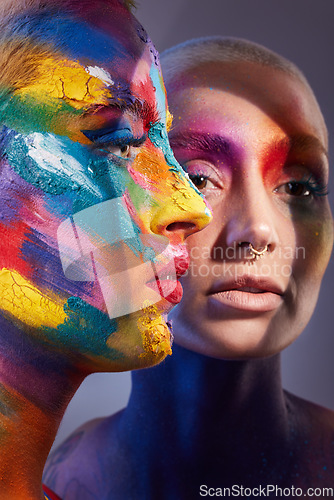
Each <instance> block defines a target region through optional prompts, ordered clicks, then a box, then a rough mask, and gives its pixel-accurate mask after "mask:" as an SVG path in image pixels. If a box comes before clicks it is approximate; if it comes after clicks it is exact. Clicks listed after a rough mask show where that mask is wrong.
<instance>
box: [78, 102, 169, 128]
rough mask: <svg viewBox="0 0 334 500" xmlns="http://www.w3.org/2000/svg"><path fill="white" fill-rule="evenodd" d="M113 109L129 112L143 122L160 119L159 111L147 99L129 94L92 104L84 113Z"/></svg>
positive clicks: (91, 113)
mask: <svg viewBox="0 0 334 500" xmlns="http://www.w3.org/2000/svg"><path fill="white" fill-rule="evenodd" d="M110 109H113V110H115V111H118V112H120V113H125V112H129V113H132V114H133V115H135V117H136V118H137V119H138V120H142V121H143V122H144V124H147V125H149V124H150V123H156V122H158V121H160V116H159V113H158V111H157V109H156V107H155V106H153V105H152V104H151V103H149V102H147V101H142V100H141V99H138V98H136V97H133V96H131V99H130V96H129V98H128V99H119V100H115V99H114V98H112V99H110V100H109V103H108V104H100V105H97V106H96V105H94V104H93V105H92V106H90V107H89V108H88V109H87V110H86V111H85V113H84V114H85V115H86V116H87V115H94V114H96V113H98V112H99V111H101V110H110Z"/></svg>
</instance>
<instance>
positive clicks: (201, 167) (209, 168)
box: [181, 160, 223, 197]
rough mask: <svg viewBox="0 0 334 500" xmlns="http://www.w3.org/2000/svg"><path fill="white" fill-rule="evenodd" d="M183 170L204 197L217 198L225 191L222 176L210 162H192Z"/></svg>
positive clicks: (187, 163)
mask: <svg viewBox="0 0 334 500" xmlns="http://www.w3.org/2000/svg"><path fill="white" fill-rule="evenodd" d="M181 165H182V163H181ZM183 169H184V170H185V171H186V172H187V174H188V176H189V179H190V180H191V181H192V182H193V184H194V185H195V187H196V188H197V189H198V190H199V191H202V192H203V194H204V196H207V197H211V196H216V195H218V194H219V193H220V192H221V190H222V189H223V179H222V176H221V175H220V174H219V173H218V172H217V171H216V169H215V167H214V166H213V165H211V164H210V163H209V162H207V161H204V160H190V161H188V162H186V163H184V164H183Z"/></svg>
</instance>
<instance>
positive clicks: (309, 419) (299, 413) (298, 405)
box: [284, 391, 334, 436]
mask: <svg viewBox="0 0 334 500" xmlns="http://www.w3.org/2000/svg"><path fill="white" fill-rule="evenodd" d="M284 394H285V399H286V408H287V411H288V413H289V415H290V416H291V419H292V420H294V419H296V420H297V421H298V425H302V426H305V428H313V429H318V428H319V431H320V430H321V432H322V433H329V434H330V435H333V436H334V411H333V410H331V409H329V408H325V407H324V406H321V405H319V404H316V403H313V402H312V401H308V400H306V399H303V398H301V397H299V396H296V395H294V394H292V393H290V392H288V391H284Z"/></svg>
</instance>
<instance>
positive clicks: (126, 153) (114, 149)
mask: <svg viewBox="0 0 334 500" xmlns="http://www.w3.org/2000/svg"><path fill="white" fill-rule="evenodd" d="M103 149H104V151H106V152H108V153H111V154H113V155H115V156H121V157H122V158H130V156H131V146H129V145H128V144H126V145H124V146H109V147H105V148H103Z"/></svg>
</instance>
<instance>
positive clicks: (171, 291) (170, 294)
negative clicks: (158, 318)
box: [146, 279, 183, 304]
mask: <svg viewBox="0 0 334 500" xmlns="http://www.w3.org/2000/svg"><path fill="white" fill-rule="evenodd" d="M146 286H148V287H149V288H151V289H152V290H154V291H155V292H157V293H159V295H160V297H162V298H164V299H166V300H168V302H170V303H171V304H178V303H179V302H180V301H181V299H182V295H183V288H182V285H181V283H180V282H179V281H178V280H168V279H166V280H160V279H155V280H154V281H150V282H148V283H146Z"/></svg>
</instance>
